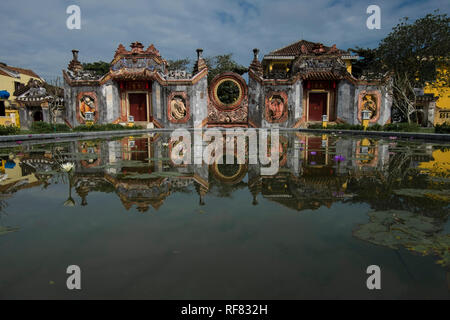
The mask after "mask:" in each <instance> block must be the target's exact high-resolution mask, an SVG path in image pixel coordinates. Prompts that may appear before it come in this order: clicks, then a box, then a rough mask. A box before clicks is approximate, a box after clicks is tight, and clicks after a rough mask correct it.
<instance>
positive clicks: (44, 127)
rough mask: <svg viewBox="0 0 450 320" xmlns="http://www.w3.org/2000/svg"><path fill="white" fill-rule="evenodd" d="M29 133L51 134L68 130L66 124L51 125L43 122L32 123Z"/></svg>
mask: <svg viewBox="0 0 450 320" xmlns="http://www.w3.org/2000/svg"><path fill="white" fill-rule="evenodd" d="M30 129H31V131H32V132H34V133H52V132H69V131H70V128H69V127H68V126H67V125H66V124H61V123H56V124H51V123H48V122H43V121H36V122H33V123H32V125H31V128H30Z"/></svg>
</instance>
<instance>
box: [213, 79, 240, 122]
mask: <svg viewBox="0 0 450 320" xmlns="http://www.w3.org/2000/svg"><path fill="white" fill-rule="evenodd" d="M208 91H209V94H208V126H210V127H211V126H221V127H236V126H237V127H247V126H248V97H247V84H246V82H245V80H244V79H243V78H242V77H241V76H240V75H238V74H236V73H233V72H225V73H222V74H219V75H218V76H216V77H215V78H214V79H213V81H212V82H211V85H210V86H209V88H208Z"/></svg>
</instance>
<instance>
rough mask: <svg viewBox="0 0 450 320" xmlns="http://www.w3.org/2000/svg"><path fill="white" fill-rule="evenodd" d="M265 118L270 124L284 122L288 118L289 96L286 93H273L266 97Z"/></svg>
mask: <svg viewBox="0 0 450 320" xmlns="http://www.w3.org/2000/svg"><path fill="white" fill-rule="evenodd" d="M265 105H266V108H265V117H266V120H267V121H268V122H272V123H277V122H284V121H286V120H287V118H288V96H287V94H286V93H285V92H282V91H280V92H277V91H275V92H274V91H272V92H270V93H269V94H268V95H266V103H265Z"/></svg>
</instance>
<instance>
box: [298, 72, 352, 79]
mask: <svg viewBox="0 0 450 320" xmlns="http://www.w3.org/2000/svg"><path fill="white" fill-rule="evenodd" d="M343 78H344V77H343V75H342V73H340V72H333V71H310V72H308V73H305V74H302V79H304V80H340V79H343Z"/></svg>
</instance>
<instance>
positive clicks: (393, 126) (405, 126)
mask: <svg viewBox="0 0 450 320" xmlns="http://www.w3.org/2000/svg"><path fill="white" fill-rule="evenodd" d="M308 128H309V129H322V124H321V123H315V124H311V125H309V126H308ZM420 128H421V127H420V126H419V125H418V124H416V123H388V124H386V125H384V126H382V125H380V124H378V123H376V124H374V125H371V126H369V127H368V128H367V130H368V131H397V132H419V131H420ZM327 129H332V130H364V127H363V126H362V125H360V124H348V123H338V124H329V125H328V126H327Z"/></svg>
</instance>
